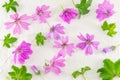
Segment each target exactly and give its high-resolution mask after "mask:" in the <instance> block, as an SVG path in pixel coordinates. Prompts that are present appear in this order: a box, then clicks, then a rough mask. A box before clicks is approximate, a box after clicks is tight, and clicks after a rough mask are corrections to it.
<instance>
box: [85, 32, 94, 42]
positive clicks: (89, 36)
mask: <svg viewBox="0 0 120 80" xmlns="http://www.w3.org/2000/svg"><path fill="white" fill-rule="evenodd" d="M86 38H87V40H90V41H91V40H93V39H94V35H89V34H88V33H87V34H86Z"/></svg>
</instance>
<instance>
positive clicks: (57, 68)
mask: <svg viewBox="0 0 120 80" xmlns="http://www.w3.org/2000/svg"><path fill="white" fill-rule="evenodd" d="M64 62H65V59H64V58H63V57H60V56H55V57H53V59H52V60H50V64H49V65H46V66H45V67H44V69H45V72H46V73H48V72H50V71H53V72H54V73H55V74H60V73H61V68H62V67H64V66H65V64H64Z"/></svg>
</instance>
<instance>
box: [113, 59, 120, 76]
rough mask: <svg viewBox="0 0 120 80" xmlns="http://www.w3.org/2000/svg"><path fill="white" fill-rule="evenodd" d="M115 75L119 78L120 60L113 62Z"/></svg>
mask: <svg viewBox="0 0 120 80" xmlns="http://www.w3.org/2000/svg"><path fill="white" fill-rule="evenodd" d="M114 65H115V71H116V75H117V76H119V77H120V59H119V60H117V61H116V62H115V64H114Z"/></svg>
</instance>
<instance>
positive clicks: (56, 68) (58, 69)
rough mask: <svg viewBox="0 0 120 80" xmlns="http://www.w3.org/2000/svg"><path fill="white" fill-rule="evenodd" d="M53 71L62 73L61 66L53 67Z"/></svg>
mask: <svg viewBox="0 0 120 80" xmlns="http://www.w3.org/2000/svg"><path fill="white" fill-rule="evenodd" d="M53 71H54V73H56V74H57V75H58V74H60V73H61V70H60V68H59V67H53Z"/></svg>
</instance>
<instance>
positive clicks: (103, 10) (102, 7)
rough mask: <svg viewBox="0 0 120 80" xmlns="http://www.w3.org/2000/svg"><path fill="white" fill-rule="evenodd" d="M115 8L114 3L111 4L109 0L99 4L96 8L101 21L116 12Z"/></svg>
mask: <svg viewBox="0 0 120 80" xmlns="http://www.w3.org/2000/svg"><path fill="white" fill-rule="evenodd" d="M113 8H114V5H113V4H110V2H109V0H104V2H103V3H102V4H99V5H98V9H97V10H96V13H97V18H98V19H99V21H102V20H104V19H106V18H109V17H111V16H112V15H113V14H114V11H113Z"/></svg>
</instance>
